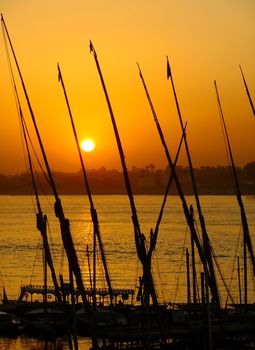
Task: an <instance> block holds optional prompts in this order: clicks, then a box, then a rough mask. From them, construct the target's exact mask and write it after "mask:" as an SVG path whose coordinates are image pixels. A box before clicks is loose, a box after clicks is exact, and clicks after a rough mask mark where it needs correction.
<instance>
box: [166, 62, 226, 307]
mask: <svg viewBox="0 0 255 350" xmlns="http://www.w3.org/2000/svg"><path fill="white" fill-rule="evenodd" d="M167 79H170V81H171V85H172V90H173V94H174V99H175V104H176V108H177V112H178V116H179V121H180V125H181V129H182V132H183V130H184V125H183V121H182V114H181V110H180V106H179V102H178V98H177V94H176V90H175V85H174V81H173V76H172V72H171V68H170V64H169V61H168V57H167ZM184 144H185V148H186V154H187V158H188V163H189V168H190V174H191V180H192V185H193V190H194V195H195V200H196V205H197V210H198V215H199V221H200V225H201V229H202V237H203V248H204V258H205V259H206V262H207V264H208V268H209V271H210V278H211V280H212V288H213V290H212V293H213V298H214V302H215V303H216V305H217V306H218V308H220V297H219V293H218V288H217V282H216V277H215V271H214V267H213V260H212V248H211V245H210V240H209V237H208V234H207V230H206V225H205V220H204V216H203V214H202V208H201V204H200V199H199V195H198V190H197V185H196V180H195V175H194V169H193V165H192V160H191V155H190V151H189V146H188V141H187V137H186V135H184ZM205 273H206V271H205Z"/></svg>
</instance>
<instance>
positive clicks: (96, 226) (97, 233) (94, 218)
mask: <svg viewBox="0 0 255 350" xmlns="http://www.w3.org/2000/svg"><path fill="white" fill-rule="evenodd" d="M58 80H59V81H60V83H61V85H62V88H63V92H64V96H65V101H66V105H67V108H68V112H69V116H70V120H71V124H72V129H73V134H74V137H75V142H76V147H77V151H78V154H79V159H80V163H81V167H82V173H83V178H84V182H85V187H86V191H87V195H88V198H89V203H90V213H91V218H92V222H93V227H94V235H95V236H96V237H97V239H98V243H99V248H100V251H101V257H102V262H103V266H104V271H105V277H106V282H107V285H108V289H109V293H110V299H111V302H112V300H113V292H112V286H111V279H110V275H109V271H108V267H107V261H106V257H105V251H104V246H103V242H102V239H101V233H100V230H99V222H98V216H97V211H96V209H95V206H94V203H93V198H92V194H91V190H90V186H89V181H88V177H87V172H86V169H85V165H84V161H83V157H82V154H81V148H80V145H79V141H78V136H77V132H76V128H75V124H74V120H73V115H72V111H71V107H70V103H69V100H68V97H67V93H66V88H65V84H64V80H63V76H62V72H61V69H60V66H59V64H58ZM94 248H95V247H94ZM94 260H95V259H94ZM94 275H95V274H94ZM95 291H96V290H95V286H94V293H95Z"/></svg>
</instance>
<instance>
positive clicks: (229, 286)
mask: <svg viewBox="0 0 255 350" xmlns="http://www.w3.org/2000/svg"><path fill="white" fill-rule="evenodd" d="M241 233H242V230H241V227H240V229H239V234H238V237H237V244H236V249H235V254H234V258H233V264H232V271H231V275H230V281H229V285H228V289H229V290H230V289H231V285H232V281H233V278H234V272H235V265H236V261H237V251H238V249H239V246H240V237H241ZM228 297H229V295H228V294H227V298H226V302H225V307H226V306H227V304H228Z"/></svg>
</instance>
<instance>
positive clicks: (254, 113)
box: [239, 65, 255, 117]
mask: <svg viewBox="0 0 255 350" xmlns="http://www.w3.org/2000/svg"><path fill="white" fill-rule="evenodd" d="M239 68H240V71H241V74H242V77H243V83H244V86H245V90H246V93H247V96H248V99H249V102H250V106H251V109H252V113H253V116H254V117H255V108H254V104H253V102H252V98H251V94H250V91H249V88H248V85H247V83H246V80H245V77H244V74H243V71H242V68H241V66H240V65H239Z"/></svg>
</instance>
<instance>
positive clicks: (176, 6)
mask: <svg viewBox="0 0 255 350" xmlns="http://www.w3.org/2000/svg"><path fill="white" fill-rule="evenodd" d="M0 11H1V12H2V14H3V16H4V19H5V22H6V25H7V27H8V30H9V34H10V36H11V39H12V42H13V45H14V48H15V51H16V55H17V58H18V61H19V63H20V67H21V70H22V73H23V77H24V80H25V83H26V86H27V89H28V93H29V96H30V100H31V104H32V107H33V109H34V112H35V116H36V119H37V123H38V127H39V129H40V133H41V136H42V139H43V143H44V145H45V149H46V153H47V155H48V158H49V163H50V165H51V167H52V169H53V170H61V171H70V172H75V171H78V170H79V168H80V165H79V162H78V155H77V151H76V149H75V143H74V138H73V135H72V131H71V124H70V120H69V116H68V113H67V108H66V104H65V101H64V96H63V91H62V89H61V86H60V84H59V83H58V80H57V62H59V64H60V66H61V69H62V74H63V78H64V81H65V85H66V89H67V93H68V97H69V100H70V104H71V108H72V111H73V117H74V120H75V123H76V126H77V133H78V136H79V139H80V140H82V139H84V138H86V137H90V138H92V139H93V140H94V141H95V143H96V148H95V150H94V151H93V152H91V153H90V154H84V160H85V164H86V166H87V168H88V169H91V168H94V169H98V168H100V167H102V166H105V167H106V168H107V169H112V168H117V169H120V161H119V155H118V153H117V147H116V141H115V138H114V134H113V129H112V125H111V122H110V117H109V112H108V109H107V105H106V102H105V98H104V95H103V91H102V87H101V84H100V80H99V76H98V72H97V70H96V65H95V62H94V59H93V56H92V55H91V54H90V52H89V40H92V41H93V44H94V46H95V49H96V51H97V54H98V59H99V62H100V64H101V68H102V71H103V74H104V78H105V82H106V86H107V88H108V93H109V96H110V99H111V102H112V107H113V111H114V114H115V117H116V122H117V125H118V128H119V133H120V137H121V139H122V143H123V148H124V153H125V156H126V161H127V166H128V168H132V167H133V166H136V167H144V166H145V165H147V164H150V163H153V164H154V165H155V166H156V167H158V168H165V167H166V165H167V161H166V158H165V155H164V151H163V148H162V146H161V143H160V141H159V136H158V134H157V131H156V127H155V125H154V121H153V117H152V115H151V111H150V109H149V105H148V102H147V100H146V97H145V93H144V90H143V87H142V84H141V81H140V78H139V75H138V70H137V66H136V62H139V64H140V66H141V69H142V71H143V75H144V78H145V81H146V83H147V86H148V89H149V92H150V94H151V98H152V100H153V103H154V107H155V109H156V111H157V114H158V118H159V121H160V123H161V126H162V129H163V131H164V134H165V137H166V140H167V143H168V146H169V150H170V153H171V154H172V157H174V155H175V152H176V149H177V147H178V143H179V139H180V136H181V132H180V125H179V120H178V115H177V112H176V107H175V103H174V99H173V93H172V89H171V86H170V83H169V81H167V79H166V55H168V57H169V60H170V64H171V68H172V72H173V77H174V81H175V86H176V90H177V94H178V98H179V103H180V107H181V111H182V115H183V119H184V121H187V122H188V126H187V134H188V141H189V145H190V151H191V156H192V159H193V163H194V166H195V167H199V166H201V165H208V166H216V165H227V164H228V163H227V157H226V152H225V148H224V141H223V136H222V131H221V124H220V119H219V113H218V107H217V102H216V95H215V90H214V85H213V81H214V80H216V81H217V84H218V89H219V92H220V96H221V102H222V107H223V112H224V114H225V119H226V123H227V126H228V130H229V137H230V140H231V144H232V148H233V154H234V158H235V161H236V164H237V165H240V166H243V165H245V164H246V163H248V162H251V161H254V160H255V119H254V117H253V115H252V112H251V108H250V106H249V102H248V99H247V96H246V93H245V89H244V86H243V82H242V79H241V75H240V71H239V64H241V66H242V69H243V72H244V74H245V76H246V80H247V83H248V86H249V89H250V92H251V95H252V97H253V100H255V64H254V62H255V2H254V0H235V1H233V0H232V1H230V0H224V1H220V0H193V1H191V0H186V1H180V0H157V1H152V0H149V1H148V0H146V1H145V0H122V1H116V0H108V1H103V0H100V1H99V0H93V1H86V0H80V1H78V0H73V1H66V0H61V1H59V0H54V1H51V0H44V1H42V0H37V1H32V0H26V1H10V0H0ZM0 69H1V79H0V116H1V138H0V149H1V152H0V173H2V174H3V173H4V174H14V173H20V172H23V171H24V170H25V163H24V155H23V154H24V152H23V146H22V141H21V136H20V127H19V121H18V116H17V112H16V107H15V100H14V94H13V90H12V85H11V80H10V74H9V69H8V64H7V58H6V52H5V46H4V40H3V35H2V33H1V37H0ZM16 76H17V75H16ZM17 81H18V80H17ZM20 92H21V94H22V91H21V90H20ZM22 104H23V106H24V113H25V116H26V120H27V121H28V123H29V120H30V116H29V114H28V113H27V108H26V107H25V103H24V99H22ZM31 134H32V137H34V136H33V132H32V128H31ZM178 164H179V165H183V166H185V165H187V160H186V156H185V152H184V151H182V153H181V155H180V159H179V163H178Z"/></svg>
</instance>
